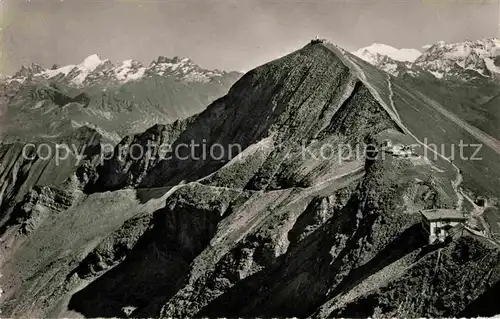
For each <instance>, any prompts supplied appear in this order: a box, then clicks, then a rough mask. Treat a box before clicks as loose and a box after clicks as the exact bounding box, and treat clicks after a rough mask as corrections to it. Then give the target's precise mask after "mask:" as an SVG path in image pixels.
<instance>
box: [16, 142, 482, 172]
mask: <svg viewBox="0 0 500 319" xmlns="http://www.w3.org/2000/svg"><path fill="white" fill-rule="evenodd" d="M259 147H260V146H259ZM262 147H269V145H267V146H262ZM272 147H273V150H275V151H278V152H281V154H282V155H283V157H284V158H283V160H285V159H287V158H288V159H294V160H298V159H300V160H302V161H307V160H321V161H322V160H327V161H338V162H339V163H343V162H346V161H353V160H377V159H385V158H386V157H387V156H392V157H403V158H417V157H424V158H427V159H429V160H438V159H440V158H445V159H447V160H449V161H454V160H457V159H460V160H462V161H480V160H482V158H481V157H480V156H479V153H480V151H481V149H482V147H483V145H482V144H467V143H465V142H464V141H462V140H461V141H460V142H459V143H458V144H441V145H438V144H434V143H429V142H428V141H427V139H424V143H423V144H418V143H416V144H410V145H405V144H402V143H393V142H392V141H390V140H385V141H383V142H382V143H373V144H366V143H359V144H356V145H352V144H342V143H320V144H315V145H312V144H311V143H309V142H307V143H306V142H303V143H302V144H298V145H295V146H294V147H290V146H289V145H288V146H287V147H285V146H284V145H272ZM86 151H87V146H85V145H84V146H81V145H68V144H45V143H41V144H33V143H29V144H25V146H24V147H23V150H22V156H23V158H24V159H26V160H35V159H42V160H49V159H54V160H55V164H56V165H62V163H65V162H66V161H68V160H69V159H70V158H72V159H75V165H76V166H78V165H80V164H81V162H82V160H84V159H85V158H86V154H87V152H86ZM242 152H244V149H243V147H242V145H240V144H237V143H236V144H226V145H224V144H220V143H208V142H207V140H205V139H203V140H202V141H201V142H200V141H194V140H193V141H190V142H188V143H178V144H174V145H171V144H156V143H153V142H151V141H148V142H147V143H146V145H142V144H139V143H134V144H118V145H112V144H101V149H100V153H99V154H97V156H99V164H101V165H103V164H104V163H106V162H107V161H110V160H113V159H115V160H118V161H146V162H151V161H160V160H172V159H175V160H178V161H188V160H191V161H222V162H229V161H231V160H233V159H238V158H243V157H241V156H240V157H238V155H239V154H241V153H242ZM263 154H264V153H263ZM95 155H96V154H94V156H95Z"/></svg>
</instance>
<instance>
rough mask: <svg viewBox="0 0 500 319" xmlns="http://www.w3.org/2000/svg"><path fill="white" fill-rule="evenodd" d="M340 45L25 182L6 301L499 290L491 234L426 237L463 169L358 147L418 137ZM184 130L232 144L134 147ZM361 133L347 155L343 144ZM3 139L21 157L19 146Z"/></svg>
mask: <svg viewBox="0 0 500 319" xmlns="http://www.w3.org/2000/svg"><path fill="white" fill-rule="evenodd" d="M348 58H349V57H346V56H345V55H343V53H342V52H341V51H336V50H333V49H331V48H329V47H328V46H327V45H325V44H323V43H312V44H309V45H307V46H306V47H304V48H303V49H301V50H299V51H297V52H294V53H292V54H290V55H288V56H285V57H283V58H281V59H278V60H276V61H273V62H270V63H268V64H266V65H264V66H262V67H259V68H257V69H255V70H253V71H251V72H249V73H248V74H246V75H245V76H244V77H243V78H241V79H240V80H239V81H238V82H237V83H236V84H235V85H234V86H233V87H232V89H231V90H230V92H229V93H228V94H227V95H226V96H225V97H223V98H221V99H219V100H217V101H215V102H214V103H212V104H211V105H210V106H209V107H208V108H207V109H206V110H205V111H203V112H202V113H200V114H199V115H197V116H194V117H191V118H188V119H187V120H184V121H177V122H174V123H172V124H169V125H155V126H153V127H151V128H150V129H148V130H146V131H145V132H143V133H140V134H136V135H130V136H127V137H126V138H124V139H123V140H122V141H121V142H120V143H119V144H118V145H117V147H116V148H115V149H114V151H113V156H111V157H110V159H109V160H106V161H104V163H102V164H99V163H98V161H97V160H96V158H95V153H90V154H88V156H87V157H86V161H83V162H82V163H81V165H80V166H78V168H76V169H75V170H74V171H71V172H69V173H68V174H62V173H63V172H61V174H62V175H64V176H65V178H62V175H61V181H54V182H53V184H54V185H53V186H48V185H42V184H40V185H38V184H37V183H31V184H29V185H28V184H27V185H28V186H29V187H28V186H27V189H26V191H25V193H24V194H22V196H21V195H19V196H20V198H19V199H16V201H17V204H16V205H14V206H13V207H15V208H16V210H13V213H12V214H11V215H10V218H9V219H8V220H9V221H10V223H8V224H7V226H6V227H4V228H3V229H2V233H1V234H0V235H2V238H7V239H8V240H7V241H6V240H2V241H0V252H1V255H2V256H8V259H6V261H4V260H3V259H2V258H0V272H2V274H4V276H3V277H2V278H0V287H2V289H3V290H4V291H5V295H4V296H3V297H2V298H3V299H0V305H1V308H2V311H3V314H5V315H7V316H40V317H44V316H48V317H57V316H68V314H69V315H71V314H74V313H75V312H77V313H80V314H82V315H84V316H86V317H124V316H130V317H162V318H163V317H222V316H224V317H308V316H311V317H314V318H328V317H332V316H347V317H358V316H361V317H371V316H400V315H404V316H408V317H410V316H412V317H416V316H456V315H458V314H471V315H475V314H478V313H480V312H479V310H478V309H479V308H480V307H481V305H483V304H484V303H488V300H491V298H492V295H493V293H494V292H496V291H497V288H498V283H499V280H500V277H499V276H498V270H499V269H498V268H499V265H500V260H498V258H499V252H500V250H499V248H498V246H497V245H496V244H495V243H494V242H492V241H490V240H487V239H485V238H483V237H481V236H478V235H476V234H474V233H471V232H470V231H469V230H467V229H466V228H463V227H462V228H457V229H454V230H453V232H452V236H451V237H450V238H449V240H448V241H446V242H445V243H442V244H439V245H428V244H427V238H426V237H425V235H424V234H423V232H422V229H421V227H422V226H421V224H420V216H419V214H418V210H419V209H424V208H452V207H453V206H454V205H456V203H457V202H458V200H459V198H458V196H457V193H456V191H455V186H454V185H455V184H454V183H455V180H453V179H454V178H456V175H455V172H453V173H450V172H449V171H447V169H449V167H447V166H445V167H441V166H440V165H442V164H443V163H439V162H436V163H434V162H429V161H425V160H423V159H422V158H421V157H418V156H414V157H400V156H397V155H390V154H386V156H385V157H373V158H368V155H370V154H371V155H373V154H382V153H383V154H385V153H384V152H383V151H382V150H380V148H379V145H378V142H376V141H377V137H379V136H380V135H383V134H392V135H393V136H395V138H401V139H410V140H411V139H412V138H411V137H409V136H407V135H405V134H403V133H402V129H401V127H400V126H401V124H399V123H397V122H398V121H395V120H394V115H391V114H390V113H389V112H388V109H387V106H385V105H383V102H384V100H383V99H384V98H387V96H389V94H387V92H383V91H381V89H380V87H381V85H382V84H381V83H385V82H384V81H385V79H386V77H385V75H384V74H379V73H377V72H378V71H377V70H375V69H373V70H372V72H373V73H372V74H370V76H371V77H370V78H369V80H370V81H373V82H374V83H375V85H371V83H369V82H367V81H368V80H367V79H366V78H363V77H362V76H361V75H360V74H359V71H357V70H356V69H355V68H354V67H353V66H352V65H351V64H349V63H346V59H348ZM379 79H383V81H379ZM377 81H378V82H377ZM374 87H375V88H374ZM400 89H401V88H400ZM374 90H375V91H374ZM376 90H379V91H376ZM401 90H402V89H401ZM377 95H378V96H377ZM389 98H391V97H389ZM75 139H82V140H85V139H84V138H83V136H81V135H78V136H76V137H75ZM193 143H194V144H197V145H206V146H207V148H208V149H210V148H211V147H212V146H214V145H221V146H222V149H223V150H224V151H222V150H221V149H219V150H218V151H217V152H216V153H215V154H210V155H211V156H207V157H204V156H203V155H204V150H203V149H202V148H196V149H194V150H193V149H190V148H185V147H184V148H182V149H180V150H179V152H175V151H170V153H168V152H167V153H168V155H169V156H167V157H166V158H160V157H159V156H157V155H158V154H157V153H154V151H151V152H152V153H151V154H150V153H148V154H147V156H144V155H145V154H144V155H143V156H138V154H135V153H133V152H132V153H131V152H129V151H128V150H129V149H130V148H132V145H139V146H142V147H143V148H144V149H148V145H149V149H150V150H155V149H156V150H157V151H158V149H159V146H161V145H165V144H167V145H171V146H172V149H175V147H176V146H178V145H191V144H193ZM365 143H373V144H374V145H372V146H371V148H370V149H369V152H368V153H367V152H366V149H363V148H360V151H359V152H358V154H357V156H347V155H353V154H346V153H347V149H346V148H339V147H338V146H341V145H343V146H345V147H347V146H348V147H349V148H350V149H354V150H356V149H357V148H358V147H361V146H363V145H364V144H365ZM231 145H239V147H240V148H239V149H237V150H235V153H234V154H230V153H229V150H230V149H231ZM324 145H327V146H329V148H328V150H327V151H325V148H324ZM2 147H3V148H2V149H1V150H3V153H2V152H0V154H4V155H2V156H3V157H1V158H7V157H9V158H17V157H16V154H18V152H19V150H18V148H19V147H20V146H17V148H16V147H15V146H10V145H9V146H2ZM99 151H100V150H99ZM9 152H10V153H9ZM5 154H10V155H5ZM152 155H155V156H152ZM8 162H9V163H10V162H11V160H9V161H8ZM13 162H14V163H16V161H13ZM13 165H14V164H13ZM25 165H28V164H26V163H24V162H22V163H21V164H17V166H18V167H21V168H22V167H24V166H25ZM29 165H31V166H32V165H34V164H29ZM31 166H30V167H31ZM19 171H25V172H28V175H29V172H30V169H19V168H17V169H13V168H10V169H9V170H8V173H5V175H0V176H2V177H0V181H5V180H7V177H8V176H15V180H12V178H11V180H9V182H7V183H6V182H4V183H6V184H5V185H7V186H5V189H9V190H10V189H12V190H11V191H9V192H7V193H6V194H21V192H20V190H19V188H14V186H12V185H18V184H19V183H18V182H16V181H19V180H21V181H24V183H26V180H27V179H26V178H25V177H24V176H25V175H26V174H24V175H20V173H19ZM66 175H67V176H66ZM3 176H5V177H3ZM19 176H23V177H22V178H21V177H19ZM51 176H52V175H51ZM0 185H4V184H0ZM60 185H63V186H60ZM70 186H71V187H70ZM2 187H3V186H2ZM15 187H17V186H15ZM82 190H83V191H82ZM12 196H13V195H9V198H12ZM9 207H10V206H9ZM457 274H463V276H462V275H457ZM496 310H500V309H497V308H496V307H495V306H490V307H489V308H488V312H485V313H495V311H496ZM67 311H71V312H69V313H68V312H67Z"/></svg>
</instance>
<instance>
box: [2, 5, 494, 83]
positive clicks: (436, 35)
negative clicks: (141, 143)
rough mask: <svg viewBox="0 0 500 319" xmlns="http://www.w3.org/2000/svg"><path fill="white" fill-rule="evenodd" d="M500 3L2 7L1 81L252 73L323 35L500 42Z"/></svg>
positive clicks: (364, 41) (411, 43) (360, 42)
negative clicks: (48, 73) (113, 66)
mask: <svg viewBox="0 0 500 319" xmlns="http://www.w3.org/2000/svg"><path fill="white" fill-rule="evenodd" d="M498 1H499V0H488V1H482V0H469V1H456V0H433V1H431V0H396V1H388V0H371V1H366V0H301V1H298V0H294V1H290V0H280V1H278V0H273V1H270V0H217V1H215V0H156V1H151V0H149V1H139V0H136V1H130V0H129V1H123V0H122V1H113V0H99V1H95V0H62V1H61V0H31V1H27V0H0V5H1V9H2V18H1V20H0V27H1V28H2V29H1V31H0V33H1V37H0V40H1V49H2V56H1V62H2V64H1V67H0V72H1V73H4V74H9V73H12V72H14V71H15V70H17V69H19V67H20V65H21V64H22V63H29V62H37V63H40V64H43V65H45V66H46V67H50V66H52V64H54V63H57V64H60V65H64V64H74V63H79V62H80V61H81V60H83V58H85V57H86V56H88V55H90V54H93V53H97V54H99V55H100V56H101V57H102V58H108V59H111V60H112V61H114V62H116V61H121V60H126V59H136V60H139V61H141V62H143V63H146V64H149V62H150V61H151V60H153V59H155V58H156V57H158V56H159V55H164V56H168V57H173V56H176V55H178V56H188V57H190V58H192V59H193V60H194V61H195V62H197V63H198V64H199V65H201V66H202V67H207V68H219V69H226V70H248V69H251V68H253V67H255V66H257V65H259V64H262V63H264V62H266V61H269V60H271V59H273V58H276V57H279V56H282V55H284V54H286V53H288V52H291V51H293V50H295V49H297V48H299V47H301V46H303V45H305V44H306V42H308V41H309V40H310V39H311V38H313V37H315V36H316V35H319V36H320V37H324V38H327V39H329V40H331V41H333V42H335V43H337V44H339V45H340V46H343V47H344V48H346V49H348V50H354V49H357V48H359V47H362V46H367V45H369V44H371V43H373V42H379V43H385V44H390V45H393V46H396V47H414V48H420V47H421V46H422V45H425V44H431V43H434V42H437V41H439V40H445V41H462V40H465V39H478V38H482V37H495V36H498V24H499V3H498Z"/></svg>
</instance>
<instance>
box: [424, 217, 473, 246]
mask: <svg viewBox="0 0 500 319" xmlns="http://www.w3.org/2000/svg"><path fill="white" fill-rule="evenodd" d="M420 213H421V214H422V226H423V229H424V231H425V233H426V235H428V236H429V244H432V243H434V242H435V241H436V240H439V241H440V242H444V240H445V239H446V237H448V235H449V233H448V231H449V230H450V228H452V227H454V226H456V225H459V224H461V223H465V221H466V220H467V218H466V217H465V216H464V215H463V214H462V213H461V212H459V211H458V210H455V209H432V210H422V211H420Z"/></svg>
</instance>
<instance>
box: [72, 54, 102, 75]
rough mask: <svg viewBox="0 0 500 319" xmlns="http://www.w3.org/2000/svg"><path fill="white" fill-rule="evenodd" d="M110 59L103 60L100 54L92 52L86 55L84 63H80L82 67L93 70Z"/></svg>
mask: <svg viewBox="0 0 500 319" xmlns="http://www.w3.org/2000/svg"><path fill="white" fill-rule="evenodd" d="M107 61H109V60H102V59H101V58H100V57H99V55H97V54H92V55H89V56H88V57H86V58H85V59H84V60H83V62H82V63H80V65H79V66H80V67H81V68H82V69H85V70H89V71H93V70H95V69H96V68H97V67H98V66H100V65H101V64H103V63H105V62H107Z"/></svg>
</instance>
